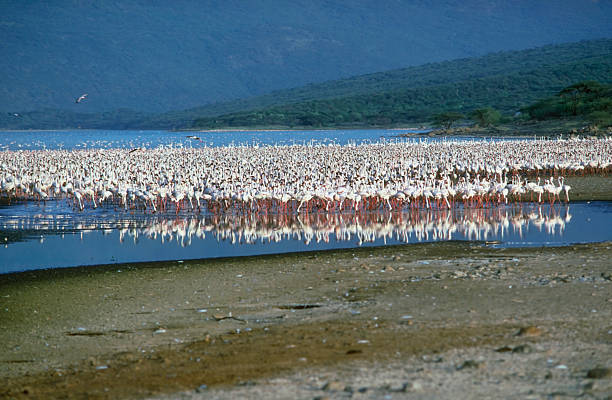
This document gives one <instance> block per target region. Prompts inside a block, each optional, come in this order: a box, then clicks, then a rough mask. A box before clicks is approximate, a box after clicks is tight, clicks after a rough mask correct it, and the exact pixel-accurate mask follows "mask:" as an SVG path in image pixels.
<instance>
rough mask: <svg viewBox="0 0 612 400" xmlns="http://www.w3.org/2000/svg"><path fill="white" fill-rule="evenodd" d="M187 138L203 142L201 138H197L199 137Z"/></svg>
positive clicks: (191, 136)
mask: <svg viewBox="0 0 612 400" xmlns="http://www.w3.org/2000/svg"><path fill="white" fill-rule="evenodd" d="M187 137H188V138H189V139H193V140H199V141H200V142H201V141H202V139H201V138H199V137H197V136H194V135H190V136H187Z"/></svg>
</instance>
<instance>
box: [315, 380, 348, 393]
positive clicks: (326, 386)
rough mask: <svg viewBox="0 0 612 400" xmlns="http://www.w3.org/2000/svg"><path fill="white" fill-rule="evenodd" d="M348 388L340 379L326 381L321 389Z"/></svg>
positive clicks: (339, 389) (340, 389) (332, 390)
mask: <svg viewBox="0 0 612 400" xmlns="http://www.w3.org/2000/svg"><path fill="white" fill-rule="evenodd" d="M344 388H346V385H345V384H344V383H342V382H340V381H331V382H325V384H323V386H322V387H321V390H326V391H329V392H342V391H344Z"/></svg>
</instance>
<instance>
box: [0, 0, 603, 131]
mask: <svg viewBox="0 0 612 400" xmlns="http://www.w3.org/2000/svg"><path fill="white" fill-rule="evenodd" d="M611 16H612V2H609V1H588V2H585V1H583V0H556V1H554V2H536V3H534V2H533V1H530V0H516V1H511V2H510V1H506V0H463V1H458V0H439V1H435V2H431V1H425V0H417V1H410V2H405V1H386V2H380V1H376V0H354V1H350V2H345V1H330V0H308V1H307V0H296V1H291V2H282V1H277V0H260V1H256V2H255V1H252V2H245V1H240V0H227V1H223V2H216V1H201V2H198V1H184V0H179V1H175V2H162V1H143V0H108V1H80V0H63V1H58V2H48V1H43V0H33V1H17V0H3V1H0V37H2V44H1V45H0V59H1V60H2V61H1V62H0V76H1V77H2V85H0V111H2V112H12V113H24V112H28V111H35V110H42V109H50V108H53V109H59V110H62V111H65V112H73V113H94V112H109V111H113V110H118V109H131V110H136V111H137V112H147V113H158V112H165V111H169V110H180V109H185V108H190V107H195V106H199V105H202V104H211V103H219V102H225V101H228V100H233V99H238V98H247V97H253V96H258V95H262V94H265V93H269V92H271V91H274V90H280V89H285V88H290V87H299V86H303V85H306V84H309V83H316V82H323V81H330V80H336V79H341V78H346V77H350V76H355V75H362V74H368V73H372V72H377V71H385V70H391V69H396V68H401V67H405V66H411V65H421V64H424V63H427V62H439V61H443V60H451V59H457V58H465V57H475V56H480V55H484V54H487V53H490V52H495V51H501V50H516V49H524V48H530V47H535V46H541V45H545V44H550V43H564V42H569V41H577V40H583V39H595V38H602V37H612V24H610V23H609V22H610V18H611ZM307 90H309V89H307ZM334 90H335V89H334ZM347 90H352V89H351V88H347ZM82 93H88V94H89V97H88V99H87V100H86V101H84V102H82V103H80V104H75V102H74V98H75V97H77V96H79V95H81V94H82ZM218 109H220V108H218ZM234 111H235V110H234ZM225 112H229V111H225ZM122 115H126V114H125V113H122ZM122 120H123V119H122Z"/></svg>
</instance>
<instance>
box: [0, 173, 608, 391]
mask: <svg viewBox="0 0 612 400" xmlns="http://www.w3.org/2000/svg"><path fill="white" fill-rule="evenodd" d="M592 182H594V181H593V180H588V182H587V181H586V180H581V179H577V180H576V181H575V182H573V183H570V184H571V185H572V186H573V187H574V188H575V189H577V192H578V193H577V194H578V195H580V185H583V186H585V187H589V188H591V189H589V190H595V189H597V190H599V192H598V193H599V196H601V197H600V198H603V199H609V198H610V197H609V196H608V195H609V192H610V188H611V185H610V184H609V182H610V181H609V180H608V179H602V180H600V181H598V184H593V183H592ZM602 184H603V185H602ZM591 196H595V195H594V194H593V193H592V194H591ZM611 274H612V242H605V243H597V244H588V245H575V246H567V247H560V248H519V249H499V248H494V247H492V246H490V245H487V244H486V243H466V242H447V243H433V244H416V245H414V244H413V245H404V246H395V247H385V248H359V249H351V250H341V251H328V252H316V253H314V252H313V253H302V254H288V255H275V256H263V257H247V258H236V259H218V260H205V261H184V262H179V261H174V262H162V263H145V264H124V265H109V266H99V267H96V268H91V267H88V268H71V269H59V270H47V271H34V272H26V273H20V274H7V275H0V326H1V327H2V329H0V398H18V399H26V398H37V399H49V398H68V399H72V398H75V399H76V398H103V399H121V398H157V399H170V398H181V399H200V398H202V399H208V398H220V399H233V398H303V399H315V398H326V397H327V398H355V399H359V398H365V399H370V398H371V399H379V398H390V399H394V398H424V399H429V398H431V399H434V398H516V399H525V398H533V399H539V398H546V399H548V398H561V399H562V398H577V397H580V398H610V397H611V396H612V362H611V361H610V360H612V281H611V280H612V275H611Z"/></svg>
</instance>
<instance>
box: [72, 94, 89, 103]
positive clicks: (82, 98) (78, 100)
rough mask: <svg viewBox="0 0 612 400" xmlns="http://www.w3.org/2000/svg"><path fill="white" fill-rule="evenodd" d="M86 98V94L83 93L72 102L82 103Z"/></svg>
mask: <svg viewBox="0 0 612 400" xmlns="http://www.w3.org/2000/svg"><path fill="white" fill-rule="evenodd" d="M86 97H87V93H85V94H83V95H81V96H80V97H79V98H77V99H76V100H75V101H74V102H75V103H80V102H82V101H83V100H85V98H86Z"/></svg>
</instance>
